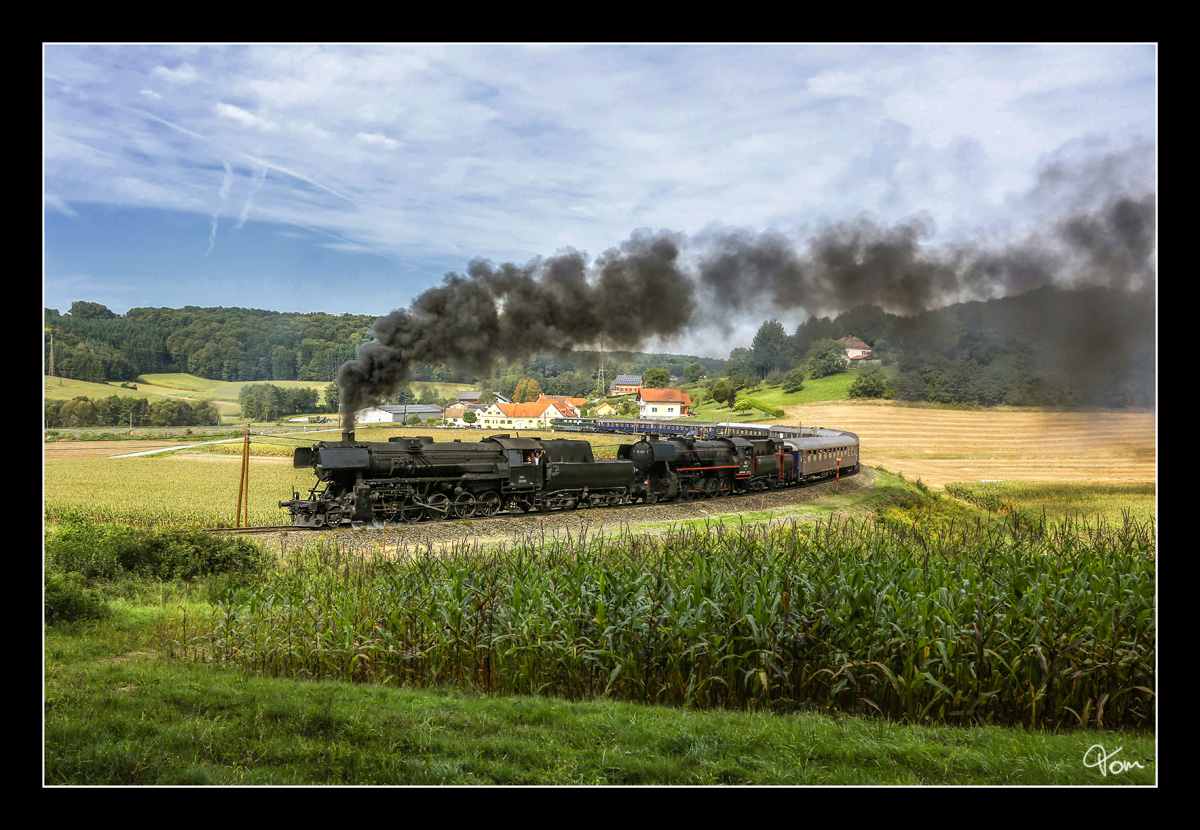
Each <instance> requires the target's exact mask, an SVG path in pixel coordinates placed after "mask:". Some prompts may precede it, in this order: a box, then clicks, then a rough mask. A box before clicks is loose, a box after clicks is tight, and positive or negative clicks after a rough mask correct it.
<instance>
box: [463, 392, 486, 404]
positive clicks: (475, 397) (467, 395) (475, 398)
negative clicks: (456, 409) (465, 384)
mask: <svg viewBox="0 0 1200 830" xmlns="http://www.w3.org/2000/svg"><path fill="white" fill-rule="evenodd" d="M481 394H483V393H482V392H478V391H475V390H472V389H463V390H462V391H461V392H459V393H458V402H459V403H460V404H469V403H479V396H480V395H481Z"/></svg>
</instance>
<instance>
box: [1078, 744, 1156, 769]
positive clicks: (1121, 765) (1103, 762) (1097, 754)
mask: <svg viewBox="0 0 1200 830" xmlns="http://www.w3.org/2000/svg"><path fill="white" fill-rule="evenodd" d="M1124 748H1125V747H1123V746H1119V747H1117V749H1116V752H1111V753H1110V752H1108V750H1106V749H1105V748H1104V747H1102V746H1101V745H1100V744H1092V745H1091V746H1089V747H1088V750H1087V752H1085V753H1083V765H1084V766H1085V767H1099V768H1100V775H1102V776H1107V775H1108V774H1109V773H1110V772H1111V773H1112V774H1113V775H1120V774H1121V773H1123V772H1128V771H1129V770H1131V769H1133V768H1135V767H1136V768H1137V769H1145V767H1143V766H1142V765H1141V764H1140V763H1139V762H1138V761H1120V760H1117V761H1112V760H1110V759H1111V758H1113V757H1114V756H1115V755H1116V754H1117V752H1120V751H1121V750H1122V749H1124Z"/></svg>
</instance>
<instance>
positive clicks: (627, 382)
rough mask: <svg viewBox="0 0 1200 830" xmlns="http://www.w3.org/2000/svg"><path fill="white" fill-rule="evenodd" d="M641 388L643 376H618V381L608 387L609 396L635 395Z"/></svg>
mask: <svg viewBox="0 0 1200 830" xmlns="http://www.w3.org/2000/svg"><path fill="white" fill-rule="evenodd" d="M641 388H642V376H641V375H617V379H616V380H614V381H613V382H612V383H610V384H609V385H608V396H609V397H610V398H611V397H613V396H615V395H635V394H637V391H638V390H639V389H641Z"/></svg>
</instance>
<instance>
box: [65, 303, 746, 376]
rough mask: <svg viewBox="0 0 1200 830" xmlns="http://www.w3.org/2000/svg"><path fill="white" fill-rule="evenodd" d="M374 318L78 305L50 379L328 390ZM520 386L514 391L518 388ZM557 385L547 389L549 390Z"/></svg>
mask: <svg viewBox="0 0 1200 830" xmlns="http://www.w3.org/2000/svg"><path fill="white" fill-rule="evenodd" d="M375 319H376V318H374V317H369V316H365V315H353V314H342V315H336V316H335V315H330V314H324V313H308V314H299V313H292V312H278V311H264V310H261V309H250V308H220V307H216V308H200V307H197V306H186V307H184V308H178V309H172V308H133V309H130V310H129V311H128V312H127V313H125V314H116V313H114V312H113V311H111V310H110V309H108V308H106V307H105V306H103V305H100V304H99V303H93V302H87V301H82V300H81V301H77V302H75V303H72V304H71V309H70V310H69V311H68V312H67V313H60V312H59V311H58V310H57V309H45V336H44V353H43V357H44V361H45V366H46V374H48V375H54V376H56V377H60V378H71V379H75V380H81V381H87V382H90V383H105V382H111V381H116V382H120V381H133V380H135V379H136V378H138V377H139V376H147V377H157V376H160V375H175V376H179V375H190V376H193V377H195V378H197V379H204V380H205V381H211V382H225V383H236V384H244V383H247V382H254V381H277V382H282V381H296V382H311V383H321V384H328V383H330V382H332V381H333V380H334V379H335V378H336V376H337V371H338V369H339V368H340V367H341V366H342V364H343V363H345V362H346V361H347V360H351V359H353V358H354V356H355V353H356V350H357V348H358V347H359V346H360V345H362V344H363V343H366V342H368V341H369V340H370V338H371V325H372V324H373V323H374V322H375ZM606 357H607V358H608V359H607V360H606V366H607V375H606V376H607V377H615V375H616V374H617V373H618V372H621V371H641V370H643V369H645V368H652V367H663V368H667V369H668V370H669V371H670V372H671V373H672V374H675V375H680V376H682V374H683V372H684V370H685V368H686V367H687V366H688V365H690V364H693V363H699V364H700V365H701V366H702V367H703V369H704V371H705V372H709V373H717V372H719V371H720V369H721V367H722V366H723V365H724V361H721V360H713V359H711V358H700V357H694V356H691V355H665V354H643V353H637V352H635V353H623V354H619V355H607V356H606ZM599 360H600V356H599V354H597V353H590V352H573V353H561V354H537V355H531V356H529V358H528V359H527V360H525V361H523V362H519V363H508V362H503V361H499V362H498V363H497V366H496V367H495V370H494V373H493V377H490V378H477V377H476V376H475V375H473V374H470V373H466V372H464V371H462V370H461V369H458V368H456V367H454V366H448V365H439V366H433V365H428V364H418V365H417V366H414V367H413V372H412V377H413V380H414V381H415V382H416V383H415V384H414V386H415V387H416V388H418V389H419V388H420V387H417V386H416V384H426V383H430V384H435V385H436V386H437V388H438V389H439V390H440V391H442V392H445V391H446V390H447V389H449V387H451V386H459V388H462V387H463V386H467V385H469V386H476V387H480V386H485V387H488V388H492V389H494V391H497V392H501V393H502V394H505V393H506V392H505V390H506V389H507V391H508V392H511V391H512V390H511V388H510V387H515V385H516V383H517V381H518V380H520V378H521V377H537V378H539V379H540V380H550V379H553V378H558V377H559V376H562V375H568V374H569V373H575V375H577V376H578V377H575V376H572V377H564V378H563V379H562V381H561V382H560V383H558V384H551V385H552V386H563V387H568V386H569V387H571V388H572V389H574V388H576V387H578V386H586V387H588V388H589V389H590V388H591V387H593V386H595V374H596V370H597V369H598V367H599ZM510 376H512V380H511V382H510V381H509V380H508V378H509V377H510ZM546 386H547V384H543V387H544V388H545V387H546Z"/></svg>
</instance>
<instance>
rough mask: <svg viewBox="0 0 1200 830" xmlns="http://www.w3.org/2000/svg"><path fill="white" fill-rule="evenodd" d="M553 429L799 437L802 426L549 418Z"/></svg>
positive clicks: (713, 436)
mask: <svg viewBox="0 0 1200 830" xmlns="http://www.w3.org/2000/svg"><path fill="white" fill-rule="evenodd" d="M550 429H551V430H552V431H554V432H607V433H616V434H625V435H676V436H691V437H693V438H715V437H719V436H725V437H729V436H741V437H742V438H760V437H770V438H800V437H801V434H802V432H803V430H802V429H801V428H800V427H799V426H792V425H790V424H745V423H734V422H729V421H725V422H720V423H718V422H715V421H693V420H690V419H689V420H686V421H668V420H657V419H651V418H551V419H550Z"/></svg>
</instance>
